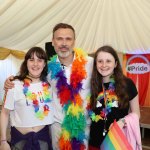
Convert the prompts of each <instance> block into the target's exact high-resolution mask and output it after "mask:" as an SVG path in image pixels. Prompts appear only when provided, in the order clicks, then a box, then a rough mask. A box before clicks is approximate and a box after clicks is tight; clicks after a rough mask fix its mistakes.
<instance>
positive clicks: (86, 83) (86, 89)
mask: <svg viewBox="0 0 150 150" xmlns="http://www.w3.org/2000/svg"><path fill="white" fill-rule="evenodd" d="M56 61H57V62H59V59H58V58H57V60H56ZM71 67H72V65H70V66H68V67H66V66H64V67H62V69H64V70H65V76H66V78H67V82H68V83H70V74H71ZM85 69H86V72H87V77H86V79H84V80H83V81H82V83H83V86H82V89H81V90H80V95H81V97H82V99H83V107H84V109H85V115H86V120H87V124H90V118H89V117H88V113H87V111H86V106H87V100H86V98H87V96H88V94H90V80H91V74H92V70H93V58H92V57H87V63H86V65H85ZM48 81H49V83H50V85H51V87H52V97H53V100H54V101H53V102H54V112H55V113H54V120H55V122H58V123H62V121H63V119H64V111H63V107H62V105H61V104H60V99H59V98H58V95H57V88H56V83H57V80H55V79H53V80H51V78H50V73H49V74H48Z"/></svg>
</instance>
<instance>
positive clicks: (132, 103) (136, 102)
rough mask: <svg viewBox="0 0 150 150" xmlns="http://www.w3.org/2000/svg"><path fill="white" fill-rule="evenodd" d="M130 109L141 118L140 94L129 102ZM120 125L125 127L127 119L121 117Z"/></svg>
mask: <svg viewBox="0 0 150 150" xmlns="http://www.w3.org/2000/svg"><path fill="white" fill-rule="evenodd" d="M129 106H130V110H129V113H130V112H132V113H136V114H137V115H138V117H139V118H140V107H139V98H138V95H137V96H136V97H134V98H133V99H132V100H130V102H129ZM117 123H118V125H119V126H120V128H123V127H124V126H125V119H124V118H121V119H120V120H118V121H117Z"/></svg>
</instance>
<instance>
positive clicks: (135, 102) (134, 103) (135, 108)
mask: <svg viewBox="0 0 150 150" xmlns="http://www.w3.org/2000/svg"><path fill="white" fill-rule="evenodd" d="M129 105H130V112H132V113H136V114H137V115H138V117H139V118H140V106H139V97H138V95H137V96H136V97H134V98H133V99H132V100H130V102H129Z"/></svg>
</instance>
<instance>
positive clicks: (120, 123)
mask: <svg viewBox="0 0 150 150" xmlns="http://www.w3.org/2000/svg"><path fill="white" fill-rule="evenodd" d="M117 123H118V126H119V127H120V128H121V129H122V128H124V127H125V126H126V123H125V119H124V118H122V119H120V120H118V121H117Z"/></svg>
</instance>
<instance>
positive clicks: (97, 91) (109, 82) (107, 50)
mask: <svg viewBox="0 0 150 150" xmlns="http://www.w3.org/2000/svg"><path fill="white" fill-rule="evenodd" d="M89 108H90V109H89V115H90V117H91V120H92V123H91V127H90V138H89V149H91V150H94V149H95V150H96V149H97V150H98V149H99V148H100V145H101V143H102V142H103V140H104V138H105V136H106V134H107V133H108V130H109V127H110V125H111V124H112V123H113V122H114V120H116V121H118V122H117V123H118V125H119V126H120V127H121V128H122V127H123V126H124V123H125V120H124V117H125V116H127V115H128V112H129V110H130V111H131V112H134V113H136V114H137V115H138V116H139V117H140V111H139V103H138V92H137V89H136V87H135V84H134V83H133V81H132V80H131V79H129V78H127V77H125V76H124V75H123V72H122V69H121V65H120V62H119V58H118V56H117V53H116V51H115V50H114V49H113V48H112V47H110V46H103V47H101V48H99V49H98V50H97V51H96V53H95V58H94V65H93V72H92V79H91V101H90V107H89Z"/></svg>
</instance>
